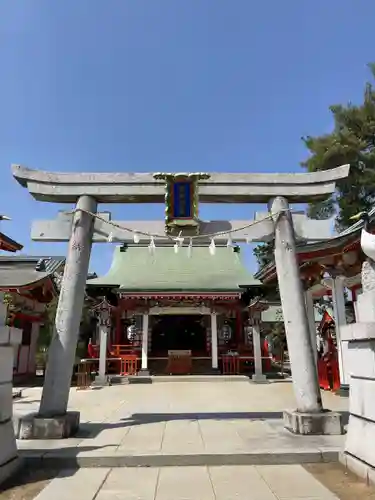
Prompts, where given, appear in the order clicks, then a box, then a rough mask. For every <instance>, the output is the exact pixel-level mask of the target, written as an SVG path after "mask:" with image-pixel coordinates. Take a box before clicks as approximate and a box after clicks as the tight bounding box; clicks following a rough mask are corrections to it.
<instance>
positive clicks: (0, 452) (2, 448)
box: [0, 292, 22, 483]
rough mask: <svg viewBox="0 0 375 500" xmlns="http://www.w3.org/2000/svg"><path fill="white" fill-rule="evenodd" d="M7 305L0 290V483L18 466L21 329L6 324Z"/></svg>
mask: <svg viewBox="0 0 375 500" xmlns="http://www.w3.org/2000/svg"><path fill="white" fill-rule="evenodd" d="M6 318H7V305H6V304H5V303H4V293H2V292H0V483H2V482H3V481H4V480H5V479H6V478H7V477H9V476H10V475H12V474H13V472H14V471H15V470H16V469H17V468H18V467H19V466H20V458H19V457H18V453H17V445H16V439H15V435H14V430H13V422H12V415H13V397H12V385H13V359H14V346H17V345H19V344H20V343H21V340H22V330H20V329H18V328H13V327H9V326H7V325H6Z"/></svg>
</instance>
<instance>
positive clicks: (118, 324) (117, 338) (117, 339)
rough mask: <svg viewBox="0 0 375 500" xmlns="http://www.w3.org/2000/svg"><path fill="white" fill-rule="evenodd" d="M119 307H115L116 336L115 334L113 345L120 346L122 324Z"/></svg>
mask: <svg viewBox="0 0 375 500" xmlns="http://www.w3.org/2000/svg"><path fill="white" fill-rule="evenodd" d="M121 313H122V310H121V307H120V305H118V306H117V309H116V334H115V344H116V345H120V344H121V340H122V339H121V335H122V331H121V330H122V323H121Z"/></svg>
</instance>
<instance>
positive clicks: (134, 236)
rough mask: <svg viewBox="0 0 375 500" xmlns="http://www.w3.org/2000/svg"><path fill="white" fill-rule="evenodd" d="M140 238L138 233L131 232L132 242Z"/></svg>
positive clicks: (137, 241)
mask: <svg viewBox="0 0 375 500" xmlns="http://www.w3.org/2000/svg"><path fill="white" fill-rule="evenodd" d="M140 239H141V238H140V237H139V234H138V233H134V234H133V241H134V243H139V241H140Z"/></svg>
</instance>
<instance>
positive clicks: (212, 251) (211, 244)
mask: <svg viewBox="0 0 375 500" xmlns="http://www.w3.org/2000/svg"><path fill="white" fill-rule="evenodd" d="M208 250H209V252H210V254H211V255H215V253H216V246H215V240H214V239H213V238H212V240H211V243H210V246H209V247H208Z"/></svg>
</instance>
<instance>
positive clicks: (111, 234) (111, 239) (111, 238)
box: [107, 233, 113, 243]
mask: <svg viewBox="0 0 375 500" xmlns="http://www.w3.org/2000/svg"><path fill="white" fill-rule="evenodd" d="M107 241H108V243H112V241H113V233H109V235H108V238H107Z"/></svg>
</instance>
